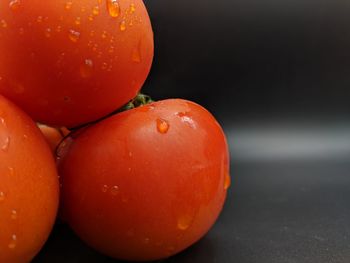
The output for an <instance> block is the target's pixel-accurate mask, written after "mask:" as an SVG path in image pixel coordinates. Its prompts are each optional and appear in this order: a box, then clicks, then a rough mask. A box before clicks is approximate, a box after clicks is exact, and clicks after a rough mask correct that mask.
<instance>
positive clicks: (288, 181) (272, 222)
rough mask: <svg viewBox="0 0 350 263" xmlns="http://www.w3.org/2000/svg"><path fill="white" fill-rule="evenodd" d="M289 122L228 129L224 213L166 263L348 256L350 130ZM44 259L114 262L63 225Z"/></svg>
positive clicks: (39, 261) (279, 262)
mask: <svg viewBox="0 0 350 263" xmlns="http://www.w3.org/2000/svg"><path fill="white" fill-rule="evenodd" d="M271 127H273V128H271ZM281 127H284V128H281ZM285 127H286V126H284V125H281V124H279V125H274V126H271V125H266V124H264V125H261V124H259V125H257V124H254V125H242V126H240V127H231V128H227V134H228V138H229V142H230V144H231V154H232V157H233V158H232V160H231V161H232V168H231V169H232V175H233V186H232V187H231V189H230V191H229V195H228V198H227V202H226V204H225V207H224V210H223V213H222V214H221V216H220V218H219V220H218V222H217V223H216V225H215V226H214V227H213V229H212V230H211V231H210V232H209V233H208V234H207V235H206V236H205V237H204V238H203V239H202V240H201V241H200V242H198V243H197V244H195V245H194V246H193V247H191V248H189V249H188V250H186V251H184V252H183V253H181V254H179V255H177V256H175V257H172V258H169V259H168V260H166V261H165V262H198V263H200V262H203V263H207V262H208V263H209V262H210V263H214V262H218V263H226V262H227V263H228V262H230V263H232V262H233V263H235V262H237V263H248V262H249V263H250V262H254V263H255V262H256V263H274V262H276V263H294V262H295V263H303V262H305V263H306V262H307V263H310V262H315V263H333V262H334V263H335V262H336V263H342V262H344V263H348V262H350V176H349V172H350V145H349V142H350V140H349V136H350V134H349V133H347V129H346V128H344V127H343V126H339V125H333V126H332V125H324V126H323V127H326V128H323V129H322V128H320V127H314V126H313V128H312V127H310V126H307V127H305V125H302V126H288V127H289V128H288V129H286V128H285ZM291 127H294V129H292V128H291ZM276 134H277V135H279V136H276ZM310 134H311V136H310ZM339 140H341V142H339ZM331 142H334V145H333V146H331V145H332V144H331ZM328 149H332V150H331V151H328ZM296 153H297V154H296ZM315 153H319V154H315ZM43 262H50V263H51V262H52V263H55V262H57V263H58V262H59V263H61V262H71V263H78V262H79V263H80V262H81V263H83V262H84V263H90V262H91V263H92V262H96V263H97V262H115V261H113V260H112V259H108V258H106V257H104V256H102V255H99V254H98V253H97V252H94V251H93V250H91V249H89V248H88V247H86V246H85V245H84V244H83V243H82V242H80V241H79V239H78V238H77V237H76V236H75V235H74V234H73V233H72V232H71V231H70V230H69V229H68V228H67V227H66V226H64V225H58V226H56V228H55V230H54V232H53V235H52V236H51V238H50V240H49V242H48V243H47V244H46V246H45V248H44V249H43V251H42V252H41V253H40V255H38V257H37V258H36V259H35V260H34V263H43Z"/></svg>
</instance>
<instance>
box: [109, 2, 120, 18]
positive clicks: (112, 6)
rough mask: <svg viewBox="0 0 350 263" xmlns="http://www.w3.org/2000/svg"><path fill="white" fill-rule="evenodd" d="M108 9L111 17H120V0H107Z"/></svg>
mask: <svg viewBox="0 0 350 263" xmlns="http://www.w3.org/2000/svg"><path fill="white" fill-rule="evenodd" d="M107 9H108V13H109V15H110V16H111V17H118V16H119V14H120V6H119V3H118V0H107Z"/></svg>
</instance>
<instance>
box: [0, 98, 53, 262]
mask: <svg viewBox="0 0 350 263" xmlns="http://www.w3.org/2000/svg"><path fill="white" fill-rule="evenodd" d="M58 191H59V185H58V177H57V171H56V167H55V162H54V159H53V156H52V154H51V152H50V149H49V147H48V146H47V144H46V142H45V139H44V138H43V136H42V134H41V133H40V131H39V129H38V128H37V127H36V125H35V123H34V122H33V121H32V120H31V119H30V118H29V117H28V116H27V115H26V114H25V113H24V112H22V111H21V110H20V109H19V108H17V107H16V106H15V105H14V104H12V103H11V102H9V101H8V100H7V99H5V98H4V97H2V96H0V262H11V263H17V262H18V263H23V262H29V261H30V260H31V259H32V258H33V257H34V256H35V255H36V254H37V253H38V251H39V250H40V249H41V247H42V246H43V244H44V242H45V241H46V239H47V237H48V235H49V233H50V231H51V228H52V226H53V224H54V221H55V217H56V213H57V207H58Z"/></svg>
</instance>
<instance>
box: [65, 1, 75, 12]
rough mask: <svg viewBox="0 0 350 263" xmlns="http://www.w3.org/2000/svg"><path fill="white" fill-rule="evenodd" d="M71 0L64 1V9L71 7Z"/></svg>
mask: <svg viewBox="0 0 350 263" xmlns="http://www.w3.org/2000/svg"><path fill="white" fill-rule="evenodd" d="M72 5H73V2H72V1H68V2H66V4H65V5H64V9H66V10H70V9H71V8H72Z"/></svg>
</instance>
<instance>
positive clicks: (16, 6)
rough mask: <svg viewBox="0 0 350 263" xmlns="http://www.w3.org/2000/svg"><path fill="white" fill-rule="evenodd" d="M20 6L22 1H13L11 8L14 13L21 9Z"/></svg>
mask: <svg viewBox="0 0 350 263" xmlns="http://www.w3.org/2000/svg"><path fill="white" fill-rule="evenodd" d="M20 5H21V1H20V0H12V1H11V2H10V4H9V7H10V9H11V10H12V11H16V10H18V8H19V7H20Z"/></svg>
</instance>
